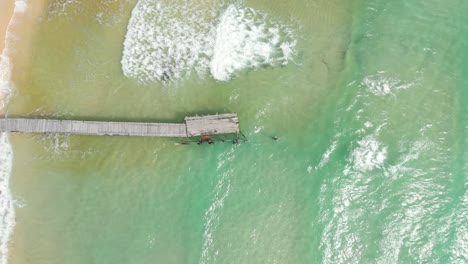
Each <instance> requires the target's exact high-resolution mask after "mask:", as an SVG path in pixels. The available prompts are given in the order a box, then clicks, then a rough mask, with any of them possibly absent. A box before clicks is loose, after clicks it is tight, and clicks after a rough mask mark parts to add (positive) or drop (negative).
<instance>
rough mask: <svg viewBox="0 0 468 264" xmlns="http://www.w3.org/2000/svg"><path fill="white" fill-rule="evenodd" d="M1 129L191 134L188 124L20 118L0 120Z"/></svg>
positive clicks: (124, 133)
mask: <svg viewBox="0 0 468 264" xmlns="http://www.w3.org/2000/svg"><path fill="white" fill-rule="evenodd" d="M0 132H23V133H66V134H81V135H122V136H158V137H187V133H186V129H185V125H184V124H171V123H137V122H96V121H75V120H51V119H20V118H7V119H0Z"/></svg>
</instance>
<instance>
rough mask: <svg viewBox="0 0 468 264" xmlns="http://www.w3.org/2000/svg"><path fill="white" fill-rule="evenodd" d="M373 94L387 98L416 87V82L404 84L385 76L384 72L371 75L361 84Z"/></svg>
mask: <svg viewBox="0 0 468 264" xmlns="http://www.w3.org/2000/svg"><path fill="white" fill-rule="evenodd" d="M361 84H362V85H363V86H365V87H366V88H367V89H368V90H369V91H370V92H371V93H372V94H374V95H378V96H385V95H390V94H393V93H395V92H396V91H398V90H405V89H408V88H411V87H413V86H414V85H416V84H415V83H414V82H410V83H407V82H404V81H401V80H398V79H394V78H388V77H385V76H383V72H380V73H379V74H376V75H369V76H367V77H365V78H364V80H363V81H362V83H361Z"/></svg>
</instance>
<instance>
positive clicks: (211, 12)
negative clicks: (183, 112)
mask: <svg viewBox="0 0 468 264" xmlns="http://www.w3.org/2000/svg"><path fill="white" fill-rule="evenodd" d="M220 10H221V2H220V1H218V0H200V1H184V0H175V1H170V0H161V1H153V0H140V1H138V3H137V5H136V6H135V8H134V9H133V11H132V16H131V18H130V21H129V23H128V28H127V34H126V37H125V41H124V50H123V56H122V70H123V73H124V74H125V76H127V77H130V78H135V79H136V80H138V81H141V82H147V81H161V82H171V81H174V80H179V79H183V78H185V77H186V76H188V74H189V73H190V71H191V70H192V69H193V68H195V70H196V71H197V73H198V74H200V75H203V74H204V73H205V72H206V70H207V68H208V65H209V61H210V58H211V56H212V47H213V43H214V36H213V34H214V32H215V30H214V26H215V23H216V17H217V16H218V15H219V12H220Z"/></svg>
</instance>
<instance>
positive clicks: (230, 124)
mask: <svg viewBox="0 0 468 264" xmlns="http://www.w3.org/2000/svg"><path fill="white" fill-rule="evenodd" d="M185 124H186V125H187V135H188V136H189V137H193V136H201V135H217V134H233V133H239V131H240V130H239V118H238V117H237V114H236V113H228V114H221V115H208V116H196V117H187V118H185Z"/></svg>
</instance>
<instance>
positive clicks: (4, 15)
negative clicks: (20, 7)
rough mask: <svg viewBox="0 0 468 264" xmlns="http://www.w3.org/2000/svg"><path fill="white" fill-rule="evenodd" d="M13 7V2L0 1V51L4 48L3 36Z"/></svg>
mask: <svg viewBox="0 0 468 264" xmlns="http://www.w3.org/2000/svg"><path fill="white" fill-rule="evenodd" d="M14 7H15V4H14V1H12V0H10V1H1V2H0V39H1V41H0V50H3V48H5V34H6V31H7V27H8V24H9V23H10V20H11V16H12V15H13V9H14Z"/></svg>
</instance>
